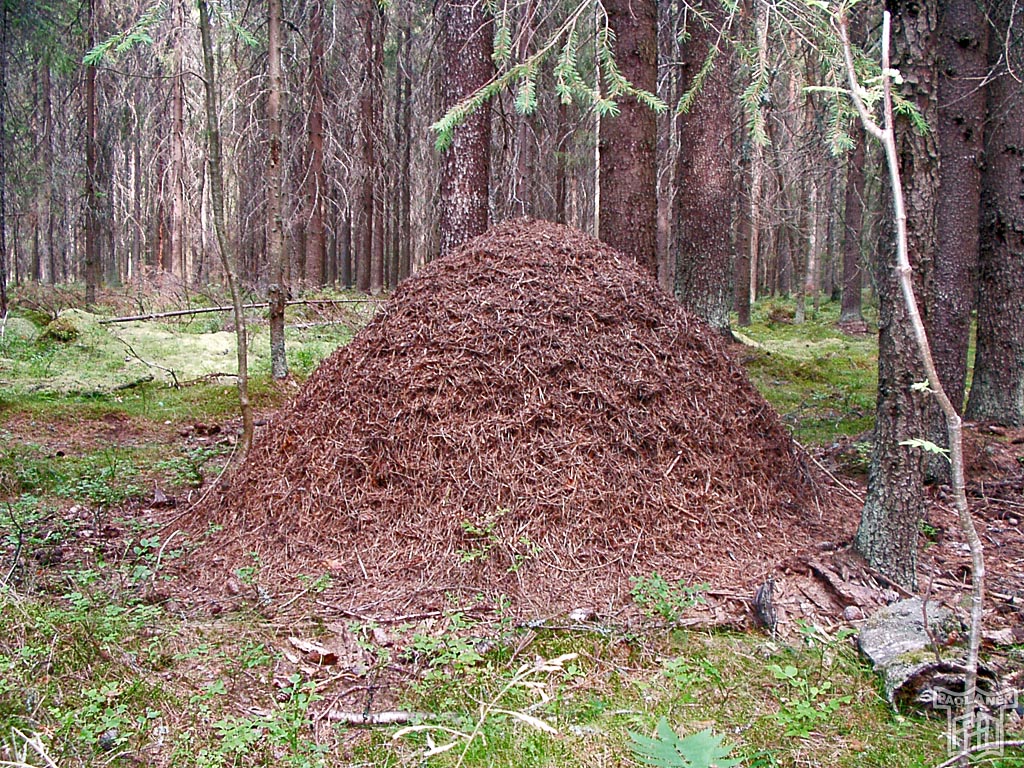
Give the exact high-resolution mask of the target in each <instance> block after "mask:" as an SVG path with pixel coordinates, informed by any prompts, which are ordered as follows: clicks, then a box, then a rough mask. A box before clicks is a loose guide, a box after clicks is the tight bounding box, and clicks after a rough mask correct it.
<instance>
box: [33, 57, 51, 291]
mask: <svg viewBox="0 0 1024 768" xmlns="http://www.w3.org/2000/svg"><path fill="white" fill-rule="evenodd" d="M39 90H40V95H41V97H42V98H41V103H40V105H39V110H40V120H39V128H40V134H41V135H40V136H39V164H40V166H41V168H42V170H43V174H42V178H41V179H40V180H39V197H38V204H37V210H38V217H39V241H40V242H39V245H40V248H39V274H38V280H39V281H40V282H43V283H50V284H52V283H53V210H52V209H53V103H52V102H53V96H52V83H51V81H50V57H49V56H48V55H44V56H43V57H42V60H41V61H40V62H39Z"/></svg>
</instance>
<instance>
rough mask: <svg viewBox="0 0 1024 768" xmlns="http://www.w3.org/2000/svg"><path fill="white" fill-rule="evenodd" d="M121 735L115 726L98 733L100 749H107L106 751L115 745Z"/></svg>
mask: <svg viewBox="0 0 1024 768" xmlns="http://www.w3.org/2000/svg"><path fill="white" fill-rule="evenodd" d="M120 737H121V733H120V731H118V730H117V728H111V729H110V730H107V731H104V732H103V733H101V734H100V738H99V740H98V743H99V745H100V749H103V750H107V751H108V752H109V751H110V750H111V749H113V748H114V747H116V746H117V740H118V739H119V738H120Z"/></svg>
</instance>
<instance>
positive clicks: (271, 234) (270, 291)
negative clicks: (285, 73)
mask: <svg viewBox="0 0 1024 768" xmlns="http://www.w3.org/2000/svg"><path fill="white" fill-rule="evenodd" d="M267 56H268V61H267V122H268V127H269V134H270V135H269V137H268V139H269V141H268V145H269V156H268V158H267V251H268V254H267V256H268V258H267V261H268V264H269V266H270V280H271V283H270V285H269V286H268V287H267V301H268V303H269V307H268V313H269V316H270V373H271V375H272V376H273V377H274V378H275V379H283V378H285V377H286V376H288V357H287V354H286V352H285V347H284V307H285V301H286V300H287V298H288V291H287V289H286V288H285V284H284V260H285V256H284V224H283V222H282V217H281V0H267Z"/></svg>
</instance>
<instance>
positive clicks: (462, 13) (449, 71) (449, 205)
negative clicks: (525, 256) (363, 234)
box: [439, 0, 493, 255]
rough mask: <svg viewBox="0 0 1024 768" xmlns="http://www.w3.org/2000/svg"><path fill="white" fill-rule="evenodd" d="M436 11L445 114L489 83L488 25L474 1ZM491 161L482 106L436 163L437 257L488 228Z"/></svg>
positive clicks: (460, 0) (487, 116)
mask: <svg viewBox="0 0 1024 768" xmlns="http://www.w3.org/2000/svg"><path fill="white" fill-rule="evenodd" d="M440 12H441V14H442V19H441V25H442V30H443V32H442V34H443V41H444V43H443V44H444V59H445V64H446V65H445V75H444V91H443V102H444V104H443V106H444V109H445V110H448V109H450V108H451V107H452V106H454V105H455V104H457V103H458V102H459V101H461V100H462V99H464V98H465V97H466V96H468V95H469V94H471V93H472V92H473V91H475V90H476V89H477V88H479V87H480V86H482V85H484V84H485V83H486V82H487V81H488V80H489V79H490V77H491V74H492V72H493V65H492V64H491V45H492V40H491V31H490V30H491V25H490V23H489V22H488V20H487V18H486V16H485V15H484V12H483V10H482V8H481V6H480V3H479V2H476V0H445V2H443V3H442V6H441V11H440ZM490 156H491V113H490V109H489V108H488V107H487V106H484V107H481V108H480V109H478V110H477V111H476V112H474V113H473V114H472V115H471V116H470V117H469V118H468V119H467V120H466V122H465V123H463V124H462V125H460V126H459V127H458V128H456V129H455V133H454V136H453V139H452V143H451V146H450V147H448V149H447V150H446V151H445V153H444V156H443V157H442V159H441V190H440V195H441V200H440V207H441V210H440V227H439V230H440V236H441V243H440V251H441V255H444V254H446V253H448V252H449V251H451V250H452V249H453V248H455V247H456V246H458V245H459V244H461V243H462V242H464V241H466V240H468V239H469V238H471V237H474V236H476V235H479V234H481V233H482V232H483V231H484V230H486V229H487V223H488V220H489V211H488V192H489V190H490Z"/></svg>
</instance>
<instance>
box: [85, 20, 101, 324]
mask: <svg viewBox="0 0 1024 768" xmlns="http://www.w3.org/2000/svg"><path fill="white" fill-rule="evenodd" d="M99 3H100V0H89V22H88V29H87V33H86V44H85V45H86V50H92V47H93V46H94V45H95V44H96V17H97V14H98V12H99V9H98V6H99ZM96 117H97V115H96V67H93V66H88V65H86V67H85V303H86V304H94V303H95V302H96V288H97V286H98V285H99V282H100V203H99V195H98V194H97V192H96V183H97V177H98V174H99V167H98V161H99V158H98V155H97V148H96Z"/></svg>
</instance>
